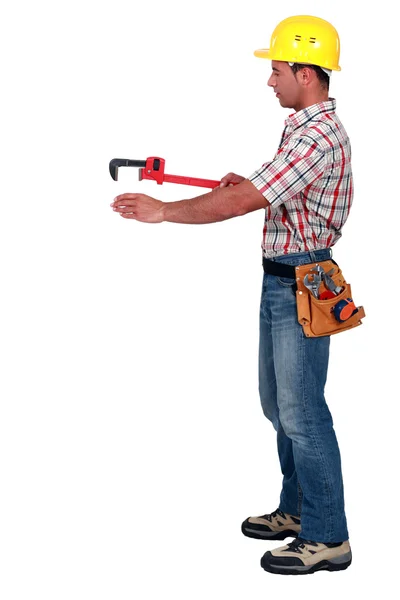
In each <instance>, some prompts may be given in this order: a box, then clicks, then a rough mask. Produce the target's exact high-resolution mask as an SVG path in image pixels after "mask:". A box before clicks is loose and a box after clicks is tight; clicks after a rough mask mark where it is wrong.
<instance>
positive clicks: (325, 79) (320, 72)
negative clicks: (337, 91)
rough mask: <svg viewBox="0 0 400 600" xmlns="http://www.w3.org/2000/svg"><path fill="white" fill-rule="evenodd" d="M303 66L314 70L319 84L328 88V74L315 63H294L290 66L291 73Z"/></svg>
mask: <svg viewBox="0 0 400 600" xmlns="http://www.w3.org/2000/svg"><path fill="white" fill-rule="evenodd" d="M304 67H308V68H309V69H312V70H313V71H315V72H316V74H317V77H318V80H319V82H320V84H321V86H322V87H323V88H326V89H327V90H329V75H327V74H326V73H325V71H323V70H322V69H321V67H317V65H303V64H301V63H294V65H293V66H291V67H290V68H291V69H292V71H293V73H294V74H296V73H297V72H298V71H300V70H301V69H304Z"/></svg>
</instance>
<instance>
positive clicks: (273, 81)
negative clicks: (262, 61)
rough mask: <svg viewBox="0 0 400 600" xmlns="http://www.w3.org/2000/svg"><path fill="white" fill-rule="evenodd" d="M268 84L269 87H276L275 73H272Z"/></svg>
mask: <svg viewBox="0 0 400 600" xmlns="http://www.w3.org/2000/svg"><path fill="white" fill-rule="evenodd" d="M267 85H268V86H269V87H275V86H276V81H275V79H274V74H272V75H271V76H270V78H269V79H268V81H267Z"/></svg>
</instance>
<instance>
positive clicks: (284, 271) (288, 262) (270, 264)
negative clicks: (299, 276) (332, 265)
mask: <svg viewBox="0 0 400 600" xmlns="http://www.w3.org/2000/svg"><path fill="white" fill-rule="evenodd" d="M330 258H332V249H331V248H323V249H319V250H311V251H309V252H294V253H291V254H282V255H280V256H276V257H275V258H273V259H271V258H266V257H263V269H264V272H265V273H268V274H269V275H276V276H277V277H287V278H289V279H296V274H295V273H296V272H295V267H296V266H298V265H305V264H308V263H314V262H322V261H323V260H329V259H330Z"/></svg>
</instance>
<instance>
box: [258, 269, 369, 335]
mask: <svg viewBox="0 0 400 600" xmlns="http://www.w3.org/2000/svg"><path fill="white" fill-rule="evenodd" d="M263 268H264V271H265V272H266V273H269V274H270V275H276V276H277V277H287V278H290V279H294V280H295V281H294V284H293V287H294V289H295V291H296V301H297V318H298V321H299V323H300V325H301V326H302V327H303V330H304V333H305V335H306V336H307V337H321V336H325V335H333V334H335V333H340V332H341V331H346V330H347V329H352V328H353V327H357V326H358V325H361V319H363V318H364V317H365V311H364V308H363V307H362V306H358V307H356V306H355V305H354V303H353V297H352V293H351V286H350V284H349V283H347V282H346V280H345V278H344V276H343V273H342V271H341V269H340V268H339V265H338V264H337V263H336V262H335V261H334V260H332V259H329V260H324V261H320V262H314V263H308V264H305V265H298V266H293V265H287V264H284V263H279V262H275V261H271V260H268V259H266V258H264V259H263ZM318 273H320V274H321V273H322V278H320V279H316V276H317V277H318V276H319V275H318ZM325 274H326V277H325ZM313 282H314V283H315V288H313V287H312V284H313ZM318 282H319V283H318ZM328 283H329V288H328V285H327V284H328ZM306 284H307V285H306ZM332 289H334V290H335V291H334V292H333V291H332ZM317 296H318V297H317Z"/></svg>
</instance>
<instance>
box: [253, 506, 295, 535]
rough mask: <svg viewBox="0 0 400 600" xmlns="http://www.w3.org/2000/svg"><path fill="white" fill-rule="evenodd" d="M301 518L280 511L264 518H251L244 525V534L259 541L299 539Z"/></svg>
mask: <svg viewBox="0 0 400 600" xmlns="http://www.w3.org/2000/svg"><path fill="white" fill-rule="evenodd" d="M300 529H301V526H300V518H299V517H295V516H293V515H289V514H287V513H284V512H282V511H281V510H279V508H278V509H277V510H275V511H274V512H273V513H271V514H269V515H263V516H262V517H249V518H248V519H246V520H245V521H244V522H243V523H242V533H243V534H244V535H247V537H251V538H256V539H258V540H284V539H286V538H287V537H294V538H297V537H298V535H299V533H300Z"/></svg>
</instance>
